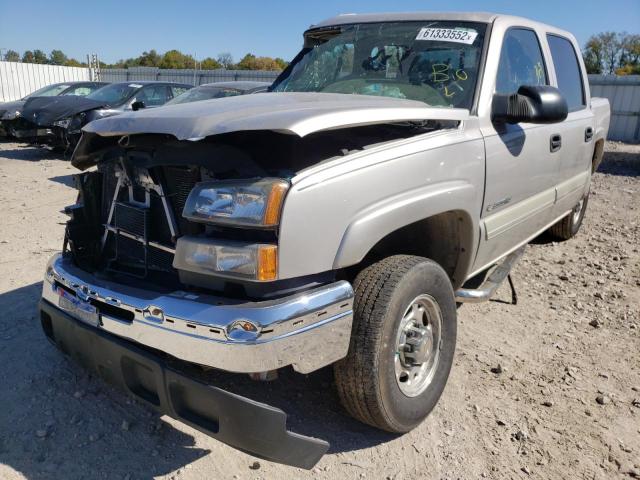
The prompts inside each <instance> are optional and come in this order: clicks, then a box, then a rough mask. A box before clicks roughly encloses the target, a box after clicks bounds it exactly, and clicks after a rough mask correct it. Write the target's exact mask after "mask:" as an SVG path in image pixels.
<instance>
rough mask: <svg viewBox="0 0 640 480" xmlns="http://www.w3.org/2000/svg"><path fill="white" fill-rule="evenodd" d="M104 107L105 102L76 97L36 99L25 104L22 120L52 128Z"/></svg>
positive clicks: (31, 99) (63, 96) (62, 96)
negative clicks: (72, 117) (61, 120)
mask: <svg viewBox="0 0 640 480" xmlns="http://www.w3.org/2000/svg"><path fill="white" fill-rule="evenodd" d="M104 106H106V104H105V103H104V102H99V101H96V100H91V99H89V98H86V97H78V96H75V95H61V96H59V97H34V98H30V99H28V100H27V102H26V103H25V104H24V107H23V108H22V118H24V119H25V120H28V121H30V122H33V123H35V124H36V125H38V126H51V125H52V124H53V122H55V121H56V120H60V119H62V118H66V117H70V116H71V115H75V114H77V113H81V112H86V111H88V110H94V109H96V108H101V107H104Z"/></svg>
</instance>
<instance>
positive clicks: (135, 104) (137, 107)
mask: <svg viewBox="0 0 640 480" xmlns="http://www.w3.org/2000/svg"><path fill="white" fill-rule="evenodd" d="M141 108H146V105H145V104H144V102H143V101H141V100H138V101H137V102H133V103H132V104H131V110H133V111H134V112H137V111H138V110H140V109H141Z"/></svg>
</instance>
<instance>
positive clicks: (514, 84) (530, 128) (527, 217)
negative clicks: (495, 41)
mask: <svg viewBox="0 0 640 480" xmlns="http://www.w3.org/2000/svg"><path fill="white" fill-rule="evenodd" d="M499 58H500V59H499V63H498V67H497V72H496V73H495V90H494V91H487V92H486V94H490V95H491V96H493V93H500V94H511V93H515V92H517V91H518V89H519V88H520V87H521V86H522V85H549V84H550V75H549V69H548V68H547V61H545V56H544V54H543V49H542V43H541V41H540V38H539V36H538V34H537V33H536V31H535V30H533V29H531V28H526V27H510V28H508V29H507V30H506V31H505V33H504V37H503V40H502V44H501V49H500V57H499ZM487 116H488V115H487ZM557 128H558V127H557V124H552V125H544V124H532V123H519V124H515V125H513V124H507V123H495V122H487V123H486V124H485V125H483V126H482V127H481V130H482V135H483V137H484V139H485V147H486V181H485V185H486V187H485V198H484V203H483V207H482V212H481V218H482V227H483V232H482V233H483V238H482V239H481V244H480V247H479V249H478V255H477V257H476V263H475V266H474V270H478V269H480V268H482V267H484V266H486V265H488V264H491V263H493V262H494V261H495V260H497V259H499V258H500V257H501V256H503V255H504V254H506V253H508V252H509V251H510V250H512V249H514V248H515V247H517V246H518V245H519V244H521V243H522V242H523V241H525V240H527V239H529V238H531V237H532V236H534V235H535V234H536V233H537V232H538V231H539V230H540V229H542V228H544V226H545V225H546V224H547V223H548V222H549V221H550V220H549V218H550V215H551V210H552V208H553V203H554V201H555V184H556V173H557V169H558V154H557V153H555V152H551V151H550V139H551V137H552V136H554V135H556V134H557V133H558V131H557Z"/></svg>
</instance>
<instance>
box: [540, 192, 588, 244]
mask: <svg viewBox="0 0 640 480" xmlns="http://www.w3.org/2000/svg"><path fill="white" fill-rule="evenodd" d="M588 203H589V192H587V194H586V195H585V196H584V197H582V200H580V202H578V204H577V205H576V206H575V207H573V210H572V211H571V213H570V214H569V215H567V216H566V217H564V218H563V219H562V220H560V221H559V222H558V223H556V224H555V225H553V226H552V227H551V228H550V229H549V233H551V235H552V236H553V237H554V238H556V239H558V240H569V239H570V238H572V237H574V236H575V235H576V233H578V230H580V226H581V225H582V220H583V219H584V215H585V213H586V212H587V204H588Z"/></svg>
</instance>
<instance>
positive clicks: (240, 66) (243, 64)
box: [235, 53, 256, 70]
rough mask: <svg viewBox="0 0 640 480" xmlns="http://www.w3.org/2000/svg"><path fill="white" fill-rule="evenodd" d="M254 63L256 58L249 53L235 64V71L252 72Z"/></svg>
mask: <svg viewBox="0 0 640 480" xmlns="http://www.w3.org/2000/svg"><path fill="white" fill-rule="evenodd" d="M255 62H256V56H255V55H252V54H251V53H247V54H246V55H245V56H244V57H242V58H241V59H240V61H239V62H238V63H236V65H235V68H236V70H254V68H253V67H254V65H255Z"/></svg>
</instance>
